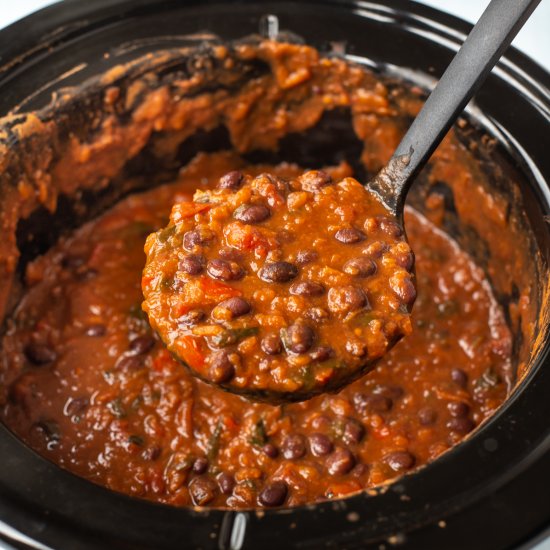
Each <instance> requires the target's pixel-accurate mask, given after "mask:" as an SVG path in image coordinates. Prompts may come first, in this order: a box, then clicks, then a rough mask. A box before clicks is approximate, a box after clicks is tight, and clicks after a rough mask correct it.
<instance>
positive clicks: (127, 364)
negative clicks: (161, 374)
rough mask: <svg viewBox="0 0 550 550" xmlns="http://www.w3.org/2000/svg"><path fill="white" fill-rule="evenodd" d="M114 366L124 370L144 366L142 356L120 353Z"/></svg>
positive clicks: (137, 368)
mask: <svg viewBox="0 0 550 550" xmlns="http://www.w3.org/2000/svg"><path fill="white" fill-rule="evenodd" d="M115 366H116V368H117V369H120V370H123V371H126V372H129V371H134V370H139V369H142V368H143V367H144V363H143V356H138V355H122V356H121V357H120V358H119V359H118V361H117V362H116V365H115Z"/></svg>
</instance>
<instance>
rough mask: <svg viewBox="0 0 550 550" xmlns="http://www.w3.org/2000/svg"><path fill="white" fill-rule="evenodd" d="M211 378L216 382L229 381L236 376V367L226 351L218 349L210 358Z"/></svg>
mask: <svg viewBox="0 0 550 550" xmlns="http://www.w3.org/2000/svg"><path fill="white" fill-rule="evenodd" d="M209 374H210V379H211V380H212V381H213V382H215V383H216V384H223V383H224V382H229V380H231V378H233V376H235V367H234V366H233V364H232V363H231V361H230V360H229V355H228V354H227V352H226V351H217V352H215V353H213V354H212V356H211V358H210V370H209Z"/></svg>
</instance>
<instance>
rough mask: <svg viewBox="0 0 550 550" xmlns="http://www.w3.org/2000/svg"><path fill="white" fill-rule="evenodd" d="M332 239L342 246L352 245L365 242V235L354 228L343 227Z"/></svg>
mask: <svg viewBox="0 0 550 550" xmlns="http://www.w3.org/2000/svg"><path fill="white" fill-rule="evenodd" d="M334 238H335V239H336V240H337V241H340V242H341V243H344V244H354V243H358V242H361V241H363V240H365V234H364V233H363V232H362V231H360V230H359V229H356V228H355V227H344V228H343V229H339V230H338V231H336V233H335V234H334Z"/></svg>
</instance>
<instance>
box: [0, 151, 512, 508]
mask: <svg viewBox="0 0 550 550" xmlns="http://www.w3.org/2000/svg"><path fill="white" fill-rule="evenodd" d="M456 168H457V169H458V170H460V169H461V168H460V166H457V167H456ZM232 169H243V170H246V171H247V172H250V173H253V174H257V173H260V172H261V171H265V170H267V169H269V170H273V171H274V173H276V174H278V175H279V176H281V177H287V178H288V177H294V176H296V175H297V174H299V173H301V172H302V171H303V168H301V167H298V166H292V165H280V166H278V167H266V166H249V167H247V166H246V165H245V163H244V162H243V161H242V160H241V159H240V158H239V157H237V156H236V155H233V154H231V153H221V154H214V155H199V157H198V158H196V159H195V161H193V162H192V163H191V164H190V165H189V166H188V167H187V168H185V169H184V170H183V171H182V173H181V177H180V178H179V180H178V181H177V182H176V183H175V184H174V185H170V186H164V187H161V188H157V189H154V190H152V191H149V192H147V193H144V194H141V195H135V196H131V197H129V198H127V199H125V200H124V201H122V202H120V203H119V204H118V205H116V206H115V207H114V208H113V209H112V210H110V211H109V212H108V213H106V214H105V215H104V216H102V217H101V218H99V219H98V220H97V221H94V222H91V223H89V224H87V225H86V226H84V227H83V228H81V229H79V230H78V231H77V232H76V233H75V234H74V236H73V237H71V238H69V239H67V240H65V241H63V242H60V243H59V244H58V245H57V246H56V247H55V248H53V249H52V250H51V251H50V252H48V253H47V254H46V255H45V256H43V257H41V258H38V259H37V260H36V261H35V262H33V263H32V264H30V265H29V267H28V270H27V283H28V285H29V290H28V292H27V294H26V296H25V297H24V299H23V301H22V302H21V304H20V305H19V307H18V309H17V311H16V312H15V314H14V316H13V318H12V319H11V320H10V322H9V325H8V331H7V333H6V335H5V336H4V337H3V341H2V346H1V347H2V349H3V354H2V357H1V360H0V361H1V363H0V364H1V382H2V419H3V421H4V422H5V423H6V424H7V425H8V426H9V427H10V428H11V429H12V430H13V431H14V432H15V433H16V434H17V435H18V436H19V437H21V438H22V439H23V440H24V441H26V442H27V443H28V444H29V445H31V446H32V447H33V448H35V449H36V450H37V451H38V452H40V453H41V454H42V455H44V456H46V457H47V458H49V459H51V460H52V461H54V462H56V463H58V464H59V465H61V466H62V467H64V468H67V469H68V470H70V471H72V472H74V473H76V474H78V475H81V476H83V477H85V478H87V479H90V480H92V481H94V482H96V483H99V484H102V485H105V486H107V487H110V488H112V489H115V490H117V491H122V492H125V493H128V494H130V495H134V496H139V497H144V498H147V499H151V500H155V501H159V502H165V503H170V504H173V505H178V506H181V505H189V504H196V505H208V506H222V507H231V508H243V507H256V506H260V507H264V506H278V505H285V506H294V505H298V504H303V503H307V502H315V501H318V500H322V499H327V498H328V499H330V498H336V497H341V496H344V495H348V494H350V493H354V492H356V491H360V490H362V489H365V488H369V487H373V486H376V485H379V484H381V483H383V482H385V481H387V480H389V479H392V478H395V477H396V476H399V475H401V474H403V473H406V472H408V471H410V470H412V469H413V468H415V467H418V466H421V465H423V464H426V463H427V462H429V461H431V460H433V459H435V458H436V457H437V456H439V455H440V454H441V453H443V452H444V451H446V450H447V449H449V448H450V447H451V446H452V445H454V444H456V443H457V442H459V441H460V440H461V439H462V438H463V437H464V436H465V435H466V434H468V433H469V432H470V431H471V430H472V429H474V427H475V426H477V425H478V424H479V423H481V422H482V421H483V420H484V419H485V418H487V417H488V416H490V415H491V414H492V413H493V412H494V411H495V409H496V408H497V407H498V406H499V405H500V404H501V403H502V402H503V400H504V399H505V397H506V395H507V392H508V390H509V386H510V384H511V380H510V378H509V373H510V371H511V368H510V364H511V363H510V356H511V335H510V332H509V330H508V328H507V326H506V324H505V321H504V317H503V314H502V311H501V310H500V308H499V307H498V306H497V304H496V301H495V299H494V297H493V296H492V294H491V291H490V287H489V285H488V283H487V281H486V280H485V278H484V275H483V272H482V270H481V269H480V268H478V267H477V266H476V265H474V264H473V262H472V261H471V260H470V258H469V257H468V256H467V255H466V254H465V253H464V252H463V251H461V250H460V249H459V248H458V247H457V246H456V244H455V243H454V242H453V241H452V240H451V239H450V238H449V237H448V236H447V235H445V234H444V233H442V232H441V231H440V230H438V229H437V228H436V227H435V226H434V225H432V224H431V223H430V222H428V221H427V220H426V219H425V218H423V217H422V216H421V215H420V214H418V213H417V212H415V211H414V210H411V209H408V211H407V215H406V229H407V234H408V238H409V242H410V244H411V247H412V249H413V250H414V251H415V254H416V261H417V268H416V270H417V281H418V298H417V301H416V304H415V306H414V310H413V333H412V335H411V336H409V337H407V338H405V339H404V340H402V341H401V342H399V343H398V344H397V345H396V347H395V348H394V349H393V350H392V351H391V352H390V353H389V354H388V355H387V356H386V358H385V359H384V360H383V362H381V363H380V364H379V366H378V367H377V368H376V369H375V370H374V371H372V372H371V373H370V374H369V375H367V376H366V377H364V378H361V379H360V380H358V381H356V382H355V383H353V384H352V385H350V386H348V387H346V388H345V389H344V390H343V391H341V392H340V393H339V394H336V395H323V396H319V397H317V398H314V399H312V400H310V401H306V402H303V403H300V404H292V405H285V406H271V405H267V404H252V403H250V402H249V401H247V400H246V399H244V398H241V397H238V396H235V395H231V394H228V393H225V392H223V391H221V390H219V389H215V388H213V387H211V386H209V385H207V384H204V383H202V382H200V381H198V380H197V379H195V378H194V377H192V376H191V375H190V374H189V373H188V372H186V370H185V369H184V368H183V367H182V366H181V365H180V364H179V363H177V362H176V361H174V360H173V359H172V358H171V356H170V353H169V352H168V351H167V350H166V349H165V348H164V346H163V345H162V344H161V343H160V342H159V341H158V340H157V339H156V338H155V336H154V334H152V332H151V330H150V327H149V325H148V323H147V320H146V317H145V315H144V314H143V312H142V310H141V302H142V298H143V297H142V294H141V288H140V281H141V271H142V269H143V265H144V262H145V255H144V253H143V245H144V242H145V238H146V236H147V235H148V234H149V233H150V232H151V231H154V230H157V229H158V228H160V227H162V226H164V225H165V224H166V222H167V219H168V215H169V213H170V208H171V205H172V204H173V203H174V202H178V201H180V200H182V199H186V200H188V199H189V198H190V196H191V195H192V193H193V192H194V191H195V190H196V189H197V188H200V189H205V188H209V187H212V186H214V185H215V184H216V183H217V181H218V179H219V178H220V176H221V175H222V174H224V173H226V172H227V171H229V170H232ZM327 170H328V171H329V172H331V173H332V174H333V176H334V177H345V176H347V175H350V169H349V167H347V166H346V165H345V164H342V165H341V166H339V167H333V168H327Z"/></svg>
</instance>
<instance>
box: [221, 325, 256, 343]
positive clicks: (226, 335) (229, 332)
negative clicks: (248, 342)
mask: <svg viewBox="0 0 550 550" xmlns="http://www.w3.org/2000/svg"><path fill="white" fill-rule="evenodd" d="M258 332H259V329H258V327H245V328H229V329H226V330H224V331H223V332H220V334H216V335H215V336H213V337H212V343H213V344H214V345H215V346H216V347H218V348H224V347H226V346H230V345H231V344H236V343H237V342H240V341H241V340H244V339H245V338H248V337H250V336H255V335H256V334H258Z"/></svg>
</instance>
